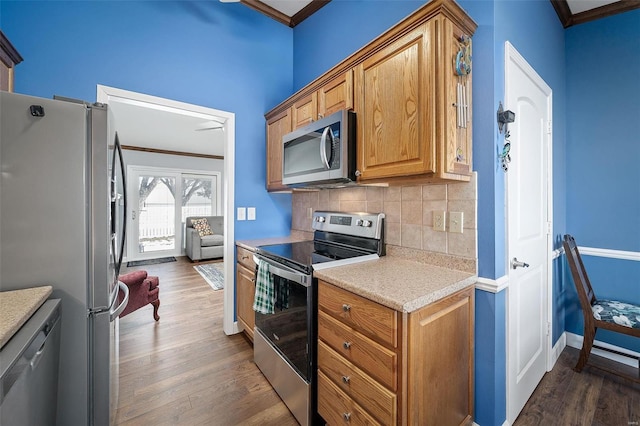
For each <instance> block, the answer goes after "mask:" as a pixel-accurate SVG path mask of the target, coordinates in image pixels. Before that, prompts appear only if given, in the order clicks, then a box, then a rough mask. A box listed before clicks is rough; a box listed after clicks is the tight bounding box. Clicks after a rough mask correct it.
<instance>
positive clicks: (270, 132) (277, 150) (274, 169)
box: [267, 109, 291, 191]
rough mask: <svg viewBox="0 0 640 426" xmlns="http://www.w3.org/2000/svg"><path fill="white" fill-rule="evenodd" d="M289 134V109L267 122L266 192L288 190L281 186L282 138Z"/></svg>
mask: <svg viewBox="0 0 640 426" xmlns="http://www.w3.org/2000/svg"><path fill="white" fill-rule="evenodd" d="M289 132H291V115H290V110H289V109H287V110H285V111H283V112H281V113H280V114H278V115H275V116H273V117H270V118H269V119H268V120H267V191H281V190H283V189H288V188H287V187H286V186H285V185H283V184H282V137H283V136H284V135H286V134H287V133H289Z"/></svg>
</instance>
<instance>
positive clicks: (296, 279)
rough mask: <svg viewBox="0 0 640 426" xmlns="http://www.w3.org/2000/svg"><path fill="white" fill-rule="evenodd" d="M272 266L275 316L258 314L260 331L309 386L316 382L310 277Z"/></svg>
mask: <svg viewBox="0 0 640 426" xmlns="http://www.w3.org/2000/svg"><path fill="white" fill-rule="evenodd" d="M257 257H258V259H260V260H264V261H266V262H268V263H269V273H270V274H271V275H272V277H273V286H274V296H275V303H274V311H275V312H274V313H273V314H262V313H259V312H256V323H255V327H256V329H258V330H260V332H261V333H262V335H263V336H264V337H265V338H266V339H267V340H268V342H269V343H270V344H271V346H273V348H274V349H275V350H276V351H277V352H279V353H280V355H282V356H283V357H284V358H285V359H286V360H287V361H288V363H289V364H290V365H291V366H292V367H293V368H294V370H295V371H296V372H297V373H298V374H299V375H300V376H301V377H302V378H303V379H304V380H305V381H307V382H308V383H310V382H311V381H312V368H313V365H312V360H313V353H312V352H313V345H312V339H313V338H314V336H313V333H314V332H313V329H314V327H313V325H314V319H313V315H314V297H313V285H312V278H311V276H310V275H306V274H304V273H302V272H298V271H295V270H293V269H291V268H288V267H286V266H283V265H278V264H276V263H274V262H273V261H271V260H267V259H265V258H264V257H263V256H259V255H258V256H257Z"/></svg>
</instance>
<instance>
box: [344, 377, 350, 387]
mask: <svg viewBox="0 0 640 426" xmlns="http://www.w3.org/2000/svg"><path fill="white" fill-rule="evenodd" d="M350 381H351V377H349V376H342V383H344V384H345V385H348V384H349V382H350Z"/></svg>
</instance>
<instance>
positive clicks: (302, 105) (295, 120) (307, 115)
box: [291, 92, 318, 130]
mask: <svg viewBox="0 0 640 426" xmlns="http://www.w3.org/2000/svg"><path fill="white" fill-rule="evenodd" d="M317 119H318V94H317V92H313V93H311V94H310V95H307V96H305V97H304V98H302V99H300V100H298V101H296V102H294V103H293V106H292V107H291V124H292V127H293V129H294V130H295V129H298V128H300V127H303V126H306V125H307V124H311V123H312V122H314V121H316V120H317Z"/></svg>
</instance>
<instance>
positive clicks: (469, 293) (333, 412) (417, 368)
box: [318, 281, 474, 426]
mask: <svg viewBox="0 0 640 426" xmlns="http://www.w3.org/2000/svg"><path fill="white" fill-rule="evenodd" d="M342 297H343V298H344V299H343V300H342V301H341V300H340V299H341V298H342ZM341 302H342V303H341ZM338 306H341V307H342V306H344V308H343V309H336V307H338ZM318 310H319V312H318V339H319V340H318V412H319V414H320V415H321V416H322V417H323V418H324V419H325V421H326V422H327V424H329V425H334V424H382V425H394V424H398V425H438V426H439V425H461V424H462V425H467V424H472V423H473V417H472V413H473V318H474V316H473V312H474V311H473V310H474V289H473V287H470V288H467V289H464V290H461V291H459V292H457V293H454V294H452V295H450V296H448V297H446V298H444V299H442V300H439V301H437V302H434V303H432V304H430V305H428V306H425V307H423V308H421V309H419V310H417V311H414V312H412V313H402V312H397V311H395V310H393V309H390V308H387V307H385V306H382V305H380V304H378V303H376V302H373V301H371V300H368V299H366V298H363V297H360V296H358V295H355V294H353V293H350V292H347V291H345V290H342V289H339V288H337V287H335V286H333V285H331V284H330V283H327V282H323V281H320V282H319V286H318ZM363 312H368V313H369V314H368V315H361V314H362V313H363ZM373 312H375V313H377V314H372V313H373ZM390 313H393V314H395V317H394V316H389V314H390ZM390 318H391V321H390ZM372 321H373V323H374V324H376V323H377V324H378V325H380V324H393V327H394V333H393V334H394V335H397V336H398V342H397V345H395V344H394V343H393V341H392V343H389V340H388V338H384V337H376V333H370V332H368V330H367V324H369V325H370V324H371V323H372ZM382 329H384V327H382ZM382 334H383V336H384V335H388V332H384V333H382Z"/></svg>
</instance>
